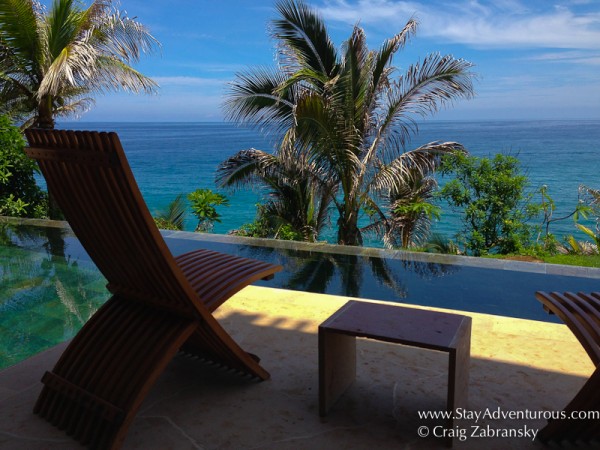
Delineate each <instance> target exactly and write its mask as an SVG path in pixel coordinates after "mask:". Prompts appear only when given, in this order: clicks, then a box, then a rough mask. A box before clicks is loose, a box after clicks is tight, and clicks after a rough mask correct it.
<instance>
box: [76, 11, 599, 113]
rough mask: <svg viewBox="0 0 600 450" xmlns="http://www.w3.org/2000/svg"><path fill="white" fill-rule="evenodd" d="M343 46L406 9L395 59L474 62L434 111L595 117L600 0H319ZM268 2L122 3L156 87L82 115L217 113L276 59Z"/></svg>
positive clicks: (102, 102)
mask: <svg viewBox="0 0 600 450" xmlns="http://www.w3.org/2000/svg"><path fill="white" fill-rule="evenodd" d="M307 3H308V4H309V5H311V6H312V7H314V8H315V9H317V10H318V11H319V12H320V13H321V14H322V16H323V17H324V19H325V21H326V23H327V26H328V28H329V31H330V33H331V35H332V37H333V39H334V40H335V43H336V44H337V45H338V46H339V45H341V43H342V42H343V41H344V39H346V38H347V37H348V36H349V35H350V33H351V31H352V27H353V25H354V24H356V23H359V24H360V26H362V27H363V28H364V29H365V31H366V33H367V38H368V41H369V45H370V47H372V48H379V46H380V45H381V43H382V42H383V41H384V40H385V39H386V38H388V37H391V36H393V35H394V34H396V33H397V32H399V31H400V30H401V29H402V27H403V26H404V24H405V23H406V21H407V20H408V19H409V18H410V17H415V18H417V20H418V21H419V24H420V25H419V28H418V31H417V35H416V36H415V37H414V38H413V39H412V40H411V41H410V43H409V45H408V46H407V47H406V49H404V50H403V51H402V52H401V53H399V54H397V55H396V58H395V59H394V65H395V66H397V67H398V68H399V69H402V68H406V67H407V66H408V65H409V64H411V63H414V62H416V61H418V60H419V59H422V58H423V57H424V56H425V55H426V54H428V53H431V52H440V53H443V54H446V53H449V54H452V55H454V56H455V57H457V58H464V59H466V60H468V61H470V62H472V63H473V64H474V65H475V67H474V71H475V72H476V73H477V76H478V78H477V80H476V82H475V89H476V97H475V98H474V99H473V100H460V101H458V102H456V103H455V104H454V105H453V106H452V107H450V108H447V109H445V110H443V111H441V112H439V113H438V114H436V115H435V116H433V117H432V118H434V119H442V120H477V119H486V120H487V119H600V1H599V0H554V1H553V0H531V1H530V0H527V1H525V0H479V1H471V0H456V1H440V0H422V1H395V0H314V1H308V2H307ZM274 4H275V2H274V0H233V1H229V0H222V1H214V0H169V1H158V0H121V4H120V9H121V10H125V11H127V13H128V15H129V16H135V17H137V19H138V20H139V21H141V22H142V23H144V24H145V25H147V26H148V27H149V29H150V31H151V32H152V34H153V35H154V36H155V37H156V38H157V39H158V40H159V41H160V42H161V44H162V49H161V50H160V52H157V53H156V54H152V55H145V56H143V57H142V61H140V63H138V64H137V65H136V68H138V69H139V70H140V71H142V72H143V73H144V74H146V75H148V76H150V77H152V78H153V79H155V80H156V81H157V82H158V83H159V84H160V86H161V87H160V93H159V94H158V95H156V96H148V95H132V94H111V95H106V96H103V97H98V98H97V101H96V105H95V107H94V108H93V109H92V110H91V111H89V112H87V113H86V114H84V115H83V116H82V117H81V120H84V121H111V120H112V121H220V120H222V118H223V112H222V107H221V105H222V103H223V98H224V94H225V92H226V85H227V83H228V82H230V81H231V80H233V79H234V77H235V74H236V73H237V72H240V71H244V70H246V69H247V68H249V67H252V66H260V65H263V66H272V65H274V64H275V58H274V55H275V48H274V41H273V40H272V39H271V38H270V36H269V33H268V26H269V22H270V20H272V19H273V18H275V17H276V13H275V9H274Z"/></svg>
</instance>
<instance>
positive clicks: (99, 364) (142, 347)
mask: <svg viewBox="0 0 600 450" xmlns="http://www.w3.org/2000/svg"><path fill="white" fill-rule="evenodd" d="M196 327H197V324H196V323H195V322H194V321H193V320H189V319H183V318H180V317H177V316H175V315H173V316H171V317H169V315H168V314H165V313H164V312H161V311H157V310H153V309H151V308H148V307H147V306H146V305H142V304H138V303H136V302H132V301H124V300H123V299H120V298H117V297H116V296H115V297H112V298H111V299H110V300H109V301H108V302H107V303H106V304H105V305H104V306H103V307H102V308H101V309H100V310H99V311H98V312H97V313H96V314H95V315H94V317H92V319H90V321H88V323H86V325H85V326H84V327H83V328H82V329H81V331H80V332H79V333H78V334H77V336H76V337H75V338H74V339H73V341H72V342H71V344H70V345H69V347H68V348H67V349H66V350H65V352H64V353H63V355H62V356H61V358H60V360H59V361H58V363H57V364H56V366H55V368H54V370H53V371H52V372H47V373H46V375H44V378H43V379H42V381H43V383H44V387H43V389H42V392H41V394H40V396H39V398H38V401H37V403H36V405H35V408H34V412H35V413H37V414H39V415H40V416H42V417H44V418H45V419H46V420H48V421H49V422H50V423H52V424H53V425H55V426H57V427H58V428H60V429H63V430H65V431H66V432H67V434H69V435H72V436H73V437H74V438H75V439H77V440H78V441H80V442H81V443H82V444H84V445H87V446H89V447H91V448H94V449H116V448H119V447H120V446H121V443H122V441H123V439H124V437H125V435H126V433H127V429H128V427H129V425H130V424H131V421H132V420H133V418H134V416H135V414H136V412H137V410H138V408H139V406H140V405H141V403H142V401H143V399H144V397H145V396H146V393H147V392H148V390H149V389H150V387H151V386H152V385H153V384H154V382H155V381H156V379H157V378H158V376H159V375H160V374H161V373H162V372H163V370H164V368H165V367H166V365H167V364H168V363H169V362H170V361H171V359H172V358H173V356H174V355H175V353H177V351H178V350H179V348H180V347H181V345H182V344H183V343H184V342H185V341H186V340H187V339H188V338H189V336H190V335H191V334H192V333H193V332H194V330H195V328H196Z"/></svg>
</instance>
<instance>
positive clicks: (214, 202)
mask: <svg viewBox="0 0 600 450" xmlns="http://www.w3.org/2000/svg"><path fill="white" fill-rule="evenodd" d="M187 198H188V200H189V201H190V203H191V204H192V213H193V214H194V215H195V216H196V217H197V218H198V225H197V226H196V231H210V230H212V228H213V226H214V223H215V222H221V214H219V213H218V212H217V208H216V207H217V206H229V200H228V199H227V197H225V196H223V195H222V194H219V193H218V192H213V191H211V190H210V189H196V190H195V191H194V192H191V193H190V194H188V196H187Z"/></svg>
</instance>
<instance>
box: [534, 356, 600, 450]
mask: <svg viewBox="0 0 600 450" xmlns="http://www.w3.org/2000/svg"><path fill="white" fill-rule="evenodd" d="M598 411H600V366H598V367H597V368H596V370H595V371H594V373H593V374H592V376H591V377H590V378H589V379H588V380H587V382H586V383H585V384H584V385H583V387H582V388H581V390H580V391H579V392H578V393H577V395H576V396H575V397H574V398H573V400H571V402H570V403H569V404H568V405H567V406H566V407H565V408H564V410H563V411H562V414H563V417H561V418H556V419H552V420H549V421H548V424H547V425H546V426H545V427H544V428H543V429H542V430H541V431H540V433H539V435H538V436H539V438H540V440H541V441H543V442H549V441H554V442H557V443H560V442H562V441H566V442H571V443H576V442H578V441H581V442H590V441H593V440H594V439H598V438H600V420H598V417H597V416H596V417H590V416H587V415H585V416H584V415H583V414H588V412H595V413H596V414H598ZM579 414H582V416H579ZM579 417H581V418H579Z"/></svg>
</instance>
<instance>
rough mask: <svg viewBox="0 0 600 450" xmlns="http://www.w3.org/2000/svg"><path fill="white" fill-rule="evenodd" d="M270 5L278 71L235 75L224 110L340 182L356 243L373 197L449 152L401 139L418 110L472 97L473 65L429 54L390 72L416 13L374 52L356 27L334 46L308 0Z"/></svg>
mask: <svg viewBox="0 0 600 450" xmlns="http://www.w3.org/2000/svg"><path fill="white" fill-rule="evenodd" d="M276 8H277V10H278V12H279V15H280V18H279V19H277V20H275V21H274V22H273V35H274V37H275V39H277V41H278V50H279V53H278V54H279V68H280V69H279V70H269V69H264V68H261V69H256V70H254V71H252V72H250V73H247V74H241V75H238V77H237V79H236V80H235V81H234V83H233V84H232V88H231V91H230V93H229V95H228V100H227V102H226V104H225V106H226V110H227V112H228V113H229V117H230V118H232V119H234V120H238V121H242V122H251V123H253V122H258V123H260V124H263V125H268V126H270V125H274V126H275V127H276V128H275V129H278V130H285V131H286V133H287V135H288V136H289V137H293V139H294V140H295V145H296V146H297V147H298V148H300V149H301V150H302V152H303V153H305V154H306V155H307V161H308V162H310V164H312V165H313V167H314V170H313V172H314V173H318V174H323V175H324V177H325V178H323V179H321V180H320V182H321V183H324V182H325V181H327V182H329V183H331V182H333V183H335V184H336V185H337V186H339V196H333V197H332V201H333V203H334V204H335V206H336V208H337V211H338V214H339V219H338V238H337V239H338V243H340V244H347V245H360V244H362V233H361V228H360V226H359V218H360V216H361V213H362V211H363V210H365V209H368V210H369V211H371V212H373V213H374V217H378V218H379V219H380V220H385V218H386V211H385V210H384V209H382V207H380V206H379V205H380V204H381V203H382V202H381V200H382V199H385V198H386V197H387V196H388V195H389V193H390V191H392V190H394V189H396V190H399V188H400V186H403V185H405V184H406V183H405V179H406V177H409V176H411V174H413V173H414V171H415V170H418V171H422V172H423V173H426V172H430V171H432V170H434V169H435V167H436V165H437V162H438V161H439V155H440V154H441V153H444V152H448V151H453V150H454V148H452V147H454V146H453V145H445V144H439V145H437V144H434V143H432V144H429V145H427V146H425V147H424V148H422V149H421V150H419V151H413V152H405V147H406V145H407V144H408V142H409V140H410V137H411V136H412V135H413V134H414V133H415V132H416V131H417V125H416V122H415V120H416V118H417V117H423V116H427V115H429V114H431V113H434V112H436V111H437V110H438V109H439V108H440V107H441V106H444V105H446V104H448V103H450V102H451V101H452V100H454V99H455V98H458V97H465V98H469V97H471V96H472V94H473V86H472V78H473V75H472V73H471V72H470V71H469V69H470V68H471V64H470V63H469V62H467V61H464V60H462V59H455V58H454V57H452V56H449V55H446V56H442V55H439V54H431V55H427V56H426V57H425V58H424V59H423V61H422V62H418V63H416V64H412V65H410V66H408V69H407V70H406V72H404V73H403V74H401V75H399V76H394V74H395V71H396V69H395V68H394V67H393V66H392V58H393V56H394V55H395V54H396V53H397V52H398V51H399V50H400V49H402V48H403V47H404V45H405V43H406V42H407V41H408V39H409V38H410V36H411V35H412V34H414V32H415V31H416V28H417V22H416V21H415V20H414V19H411V20H409V21H408V22H407V24H406V25H405V27H404V28H403V29H402V31H401V32H400V33H398V34H397V35H396V36H394V37H393V38H391V39H388V40H387V41H385V42H384V43H383V45H382V46H381V48H380V49H379V50H378V51H373V50H369V49H368V47H367V45H366V37H365V33H364V31H363V30H362V29H361V28H360V27H358V26H356V27H354V30H353V32H352V35H351V36H350V38H349V39H348V40H347V41H346V42H345V43H344V45H343V47H342V50H341V51H340V52H338V51H337V50H336V49H335V47H334V45H333V43H332V40H331V38H330V37H329V34H328V32H327V29H326V27H325V24H324V23H323V20H322V19H321V17H320V16H319V15H318V14H317V13H316V12H314V11H313V10H311V9H310V8H309V7H308V6H307V5H306V4H304V3H303V2H301V1H295V0H284V1H280V2H278V3H277V6H276ZM387 223H388V224H392V223H393V222H392V221H387Z"/></svg>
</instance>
